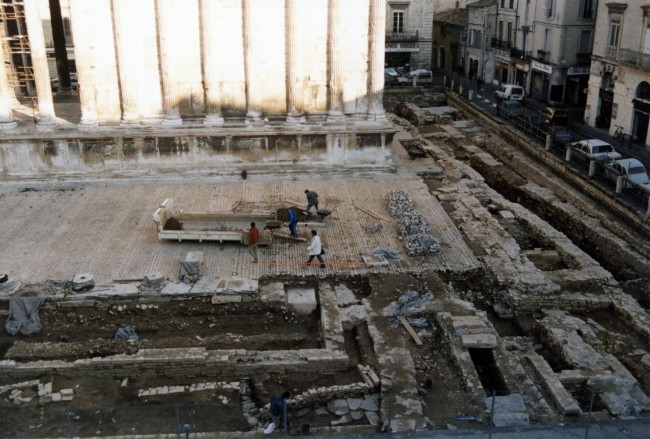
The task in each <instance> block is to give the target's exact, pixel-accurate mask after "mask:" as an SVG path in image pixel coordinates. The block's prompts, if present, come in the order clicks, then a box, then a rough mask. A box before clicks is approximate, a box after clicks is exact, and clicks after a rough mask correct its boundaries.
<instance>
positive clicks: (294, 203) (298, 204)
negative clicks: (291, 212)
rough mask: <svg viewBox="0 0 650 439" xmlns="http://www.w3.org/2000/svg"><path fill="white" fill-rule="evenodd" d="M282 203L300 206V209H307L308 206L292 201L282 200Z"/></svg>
mask: <svg viewBox="0 0 650 439" xmlns="http://www.w3.org/2000/svg"><path fill="white" fill-rule="evenodd" d="M282 201H283V202H285V203H289V204H293V205H294V206H300V207H306V206H307V205H306V204H302V203H296V202H295V201H291V200H282Z"/></svg>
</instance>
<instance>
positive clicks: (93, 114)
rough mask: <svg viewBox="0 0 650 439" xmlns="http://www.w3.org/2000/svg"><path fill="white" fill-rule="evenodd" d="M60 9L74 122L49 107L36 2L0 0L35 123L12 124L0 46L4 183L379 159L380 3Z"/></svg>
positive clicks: (382, 123) (89, 3)
mask: <svg viewBox="0 0 650 439" xmlns="http://www.w3.org/2000/svg"><path fill="white" fill-rule="evenodd" d="M67 3H68V4H67V5H66V6H67V8H66V10H69V15H70V16H69V23H70V28H71V29H70V30H71V33H72V39H73V41H74V58H75V63H76V69H77V75H78V83H79V87H78V94H79V105H80V118H79V120H77V121H75V122H74V123H73V124H70V123H61V119H60V115H58V114H56V111H55V108H56V105H54V104H55V103H56V99H53V93H52V89H51V83H50V81H51V78H50V76H51V75H50V72H49V69H48V61H47V56H46V50H45V43H44V41H45V38H44V33H43V23H44V21H47V20H49V11H48V9H47V2H45V1H40V0H23V1H12V2H7V4H11V7H12V8H13V9H14V10H15V11H16V13H17V16H18V15H20V14H23V15H22V17H23V19H24V23H25V25H26V30H27V32H26V33H27V38H28V42H27V43H26V44H28V47H29V54H28V64H31V66H29V69H30V71H31V72H33V78H32V80H33V85H34V87H33V88H35V90H36V93H35V94H36V97H35V99H34V101H35V103H34V110H35V117H34V120H35V122H36V123H35V124H34V123H31V124H24V123H18V124H17V123H16V120H15V119H16V118H15V116H14V114H13V110H12V107H13V106H14V105H15V103H16V102H17V101H16V99H15V96H14V95H15V93H14V90H13V86H12V83H11V81H10V76H11V75H9V74H8V72H7V71H6V70H7V68H6V66H5V60H8V59H9V58H10V54H8V53H6V52H7V49H6V48H5V50H4V51H0V56H1V57H2V58H0V69H2V70H0V129H2V137H1V138H0V172H2V174H4V176H5V177H11V176H14V175H15V176H25V175H32V174H40V175H61V174H66V175H77V174H88V173H91V174H105V173H108V174H111V173H114V172H120V173H122V172H125V171H129V170H137V171H142V170H146V171H149V172H159V171H166V170H168V169H174V170H179V169H185V168H191V169H193V170H197V169H198V170H201V169H204V170H212V169H213V168H214V167H220V168H228V167H230V168H232V167H233V166H234V167H242V166H243V165H247V166H248V167H249V169H250V168H251V167H252V168H254V167H255V166H263V167H273V166H277V165H284V164H291V165H292V166H300V165H308V166H313V165H315V164H321V165H323V166H325V167H327V166H341V165H342V166H347V165H350V166H359V165H364V166H365V165H370V166H383V165H384V164H385V163H386V161H387V154H388V153H387V152H386V150H385V149H384V145H385V143H386V141H387V136H388V137H389V139H388V140H390V136H392V133H393V129H392V125H391V124H390V122H389V121H388V120H387V119H386V116H385V114H384V110H383V104H382V90H383V85H384V76H383V74H384V72H383V70H384V45H385V32H386V28H387V26H388V23H387V18H386V4H385V1H384V0H354V1H346V0H183V1H182V2H179V1H176V0H68V2H67ZM7 4H3V7H4V8H5V9H6V8H7ZM68 8H69V9H68ZM5 32H6V30H5Z"/></svg>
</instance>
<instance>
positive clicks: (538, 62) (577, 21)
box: [510, 0, 597, 106]
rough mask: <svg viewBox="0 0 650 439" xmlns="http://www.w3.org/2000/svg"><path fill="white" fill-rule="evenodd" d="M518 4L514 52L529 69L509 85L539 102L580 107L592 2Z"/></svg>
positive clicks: (589, 46) (590, 43)
mask: <svg viewBox="0 0 650 439" xmlns="http://www.w3.org/2000/svg"><path fill="white" fill-rule="evenodd" d="M518 1H519V5H518V14H517V15H518V17H519V19H520V22H519V23H518V25H517V28H518V31H519V32H518V35H517V46H516V51H515V52H516V53H517V57H518V58H519V59H521V60H522V61H524V62H526V61H528V64H529V66H530V69H529V72H528V75H526V77H527V78H526V77H525V76H524V75H520V76H519V79H518V78H517V77H516V75H512V76H510V78H511V80H513V81H516V82H521V85H525V86H526V88H527V91H528V93H529V95H530V96H532V97H534V98H536V99H539V100H541V101H545V102H549V103H552V104H570V105H576V106H582V105H584V104H585V102H586V95H585V93H584V90H585V89H586V87H587V83H588V77H589V76H588V75H589V61H590V58H589V57H590V53H591V49H592V46H593V41H594V27H595V24H596V3H597V0H544V1H537V2H534V1H531V0H518ZM524 78H526V80H525V81H524ZM517 79H518V80H517Z"/></svg>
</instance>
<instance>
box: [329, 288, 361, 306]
mask: <svg viewBox="0 0 650 439" xmlns="http://www.w3.org/2000/svg"><path fill="white" fill-rule="evenodd" d="M334 292H335V293H336V303H337V305H338V306H348V305H353V304H355V303H357V298H356V297H355V296H354V293H353V292H352V290H350V289H349V288H348V287H346V286H345V285H342V284H339V285H334Z"/></svg>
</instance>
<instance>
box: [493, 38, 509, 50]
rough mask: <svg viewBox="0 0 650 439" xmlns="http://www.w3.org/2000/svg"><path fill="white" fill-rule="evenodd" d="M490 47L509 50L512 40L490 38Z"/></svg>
mask: <svg viewBox="0 0 650 439" xmlns="http://www.w3.org/2000/svg"><path fill="white" fill-rule="evenodd" d="M490 47H492V48H493V49H502V50H510V48H511V47H512V42H511V41H504V40H500V39H498V38H492V39H491V46H490Z"/></svg>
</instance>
